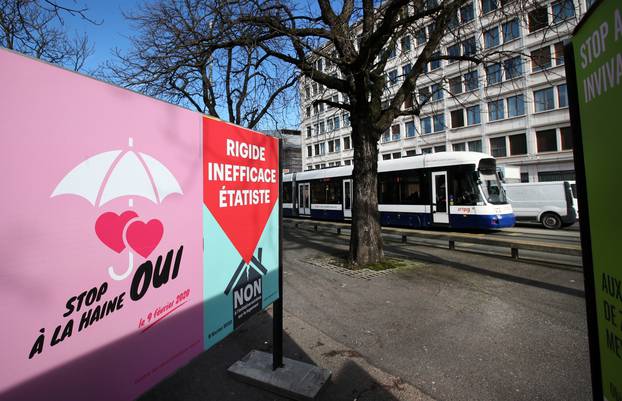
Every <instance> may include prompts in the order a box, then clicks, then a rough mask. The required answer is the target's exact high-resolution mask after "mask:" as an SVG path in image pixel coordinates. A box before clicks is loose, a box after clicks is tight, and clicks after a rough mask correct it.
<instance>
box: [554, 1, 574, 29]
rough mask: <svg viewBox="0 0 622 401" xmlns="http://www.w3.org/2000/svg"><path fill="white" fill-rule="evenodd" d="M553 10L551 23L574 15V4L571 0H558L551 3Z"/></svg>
mask: <svg viewBox="0 0 622 401" xmlns="http://www.w3.org/2000/svg"><path fill="white" fill-rule="evenodd" d="M551 8H552V11H553V23H558V22H562V21H565V20H567V19H569V18H572V17H574V4H572V0H558V1H554V2H553V3H551Z"/></svg>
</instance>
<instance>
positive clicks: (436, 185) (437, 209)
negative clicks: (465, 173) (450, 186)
mask: <svg viewBox="0 0 622 401" xmlns="http://www.w3.org/2000/svg"><path fill="white" fill-rule="evenodd" d="M447 198H448V197H447V172H446V171H435V172H433V173H432V222H433V223H449V205H448V199H447Z"/></svg>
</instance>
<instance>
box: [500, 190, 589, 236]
mask: <svg viewBox="0 0 622 401" xmlns="http://www.w3.org/2000/svg"><path fill="white" fill-rule="evenodd" d="M504 188H505V191H506V193H507V197H508V201H509V202H510V203H511V204H512V209H514V214H515V215H516V220H517V221H534V222H540V223H542V225H543V226H544V227H546V228H551V229H557V228H561V227H562V226H569V225H572V224H574V223H575V222H576V221H577V211H576V209H575V208H576V206H575V204H576V201H575V200H574V197H573V191H572V187H571V183H570V182H568V181H552V182H526V183H521V184H505V185H504Z"/></svg>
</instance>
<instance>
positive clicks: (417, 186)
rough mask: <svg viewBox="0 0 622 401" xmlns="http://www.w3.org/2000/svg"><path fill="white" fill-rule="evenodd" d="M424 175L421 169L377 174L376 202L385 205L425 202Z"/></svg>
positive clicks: (421, 203)
mask: <svg viewBox="0 0 622 401" xmlns="http://www.w3.org/2000/svg"><path fill="white" fill-rule="evenodd" d="M424 182H425V180H424V175H423V172H421V171H400V172H395V173H383V174H380V175H379V176H378V202H379V203H380V204H385V205H423V204H426V203H427V201H426V195H425V185H424Z"/></svg>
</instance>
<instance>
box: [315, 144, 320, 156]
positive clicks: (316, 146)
mask: <svg viewBox="0 0 622 401" xmlns="http://www.w3.org/2000/svg"><path fill="white" fill-rule="evenodd" d="M315 155H316V156H319V155H320V144H319V143H316V144H315Z"/></svg>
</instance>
